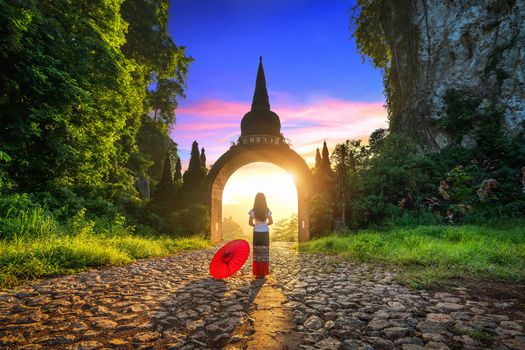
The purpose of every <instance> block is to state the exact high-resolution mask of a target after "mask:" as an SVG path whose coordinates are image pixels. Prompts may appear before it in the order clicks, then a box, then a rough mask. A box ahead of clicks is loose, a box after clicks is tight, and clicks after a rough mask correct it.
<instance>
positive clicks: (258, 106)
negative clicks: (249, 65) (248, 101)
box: [252, 56, 270, 111]
mask: <svg viewBox="0 0 525 350" xmlns="http://www.w3.org/2000/svg"><path fill="white" fill-rule="evenodd" d="M269 110H270V99H269V98H268V90H266V78H265V77H264V68H263V64H262V56H260V57H259V69H258V70H257V80H256V82H255V92H254V93H253V101H252V111H269Z"/></svg>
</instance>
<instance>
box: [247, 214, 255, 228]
mask: <svg viewBox="0 0 525 350" xmlns="http://www.w3.org/2000/svg"><path fill="white" fill-rule="evenodd" d="M248 225H250V226H255V224H254V223H253V216H250V219H249V220H248Z"/></svg>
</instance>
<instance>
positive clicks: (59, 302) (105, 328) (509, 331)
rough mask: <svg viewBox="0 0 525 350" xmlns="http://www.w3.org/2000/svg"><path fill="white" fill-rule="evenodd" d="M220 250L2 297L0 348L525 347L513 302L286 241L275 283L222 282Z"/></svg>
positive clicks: (275, 264) (523, 317)
mask: <svg viewBox="0 0 525 350" xmlns="http://www.w3.org/2000/svg"><path fill="white" fill-rule="evenodd" d="M214 251H215V250H213V249H209V250H199V251H189V252H182V253H180V254H177V255H173V256H170V257H166V258H161V259H145V260H140V261H137V262H135V263H132V264H129V265H126V266H121V267H107V268H102V269H99V270H91V271H86V272H83V273H79V274H77V275H71V276H63V277H57V278H52V279H48V280H43V281H38V282H35V283H33V284H32V285H27V286H24V287H20V288H17V289H15V290H8V291H3V292H0V348H1V349H103V348H106V349H115V348H118V349H222V348H226V349H244V348H248V349H250V348H252V349H259V348H262V349H281V348H282V349H295V348H297V349H369V350H372V349H404V350H416V349H525V333H524V331H523V327H524V325H525V312H524V310H523V306H522V305H520V304H519V303H518V302H517V301H515V300H506V301H505V302H502V301H501V300H499V301H498V300H493V299H490V298H489V297H485V296H483V295H469V293H468V292H467V290H465V289H463V288H456V289H454V290H450V291H447V292H429V291H414V290H411V289H408V288H406V287H403V286H400V285H397V284H395V283H393V282H392V278H393V274H392V273H389V272H386V271H384V270H383V269H382V268H380V267H372V266H368V265H365V264H352V263H348V262H344V261H342V260H341V259H339V258H337V257H330V256H322V255H310V254H297V252H295V251H293V250H291V249H289V248H288V247H287V246H286V245H283V244H280V245H279V244H276V245H273V246H272V247H271V250H270V255H271V269H272V276H271V278H269V279H268V280H254V279H253V278H252V276H251V273H250V272H251V271H250V268H251V264H250V262H249V261H248V262H247V263H246V265H245V266H244V267H243V269H242V270H241V271H240V272H238V273H237V274H235V275H234V277H232V278H229V279H227V280H225V281H217V280H213V279H211V278H210V277H209V276H208V264H209V261H210V260H211V257H212V255H213V253H214ZM279 304H280V305H281V308H279V307H278V305H279ZM271 339H274V340H273V341H272V340H271Z"/></svg>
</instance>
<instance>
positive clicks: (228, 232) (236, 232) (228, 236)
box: [222, 216, 248, 240]
mask: <svg viewBox="0 0 525 350" xmlns="http://www.w3.org/2000/svg"><path fill="white" fill-rule="evenodd" d="M239 238H242V239H246V238H248V235H247V234H245V233H244V232H243V230H242V227H241V225H239V224H238V223H237V222H235V221H234V220H233V218H232V217H231V216H230V217H227V218H223V219H222V239H224V240H232V239H239Z"/></svg>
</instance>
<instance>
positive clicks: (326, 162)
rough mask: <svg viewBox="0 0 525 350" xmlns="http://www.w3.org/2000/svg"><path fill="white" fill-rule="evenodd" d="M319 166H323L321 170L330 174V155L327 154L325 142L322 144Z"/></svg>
mask: <svg viewBox="0 0 525 350" xmlns="http://www.w3.org/2000/svg"><path fill="white" fill-rule="evenodd" d="M321 164H322V166H323V170H324V171H325V172H326V173H327V174H330V173H331V171H332V169H331V167H330V154H329V152H328V147H327V146H326V141H324V142H323V158H322V160H321Z"/></svg>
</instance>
